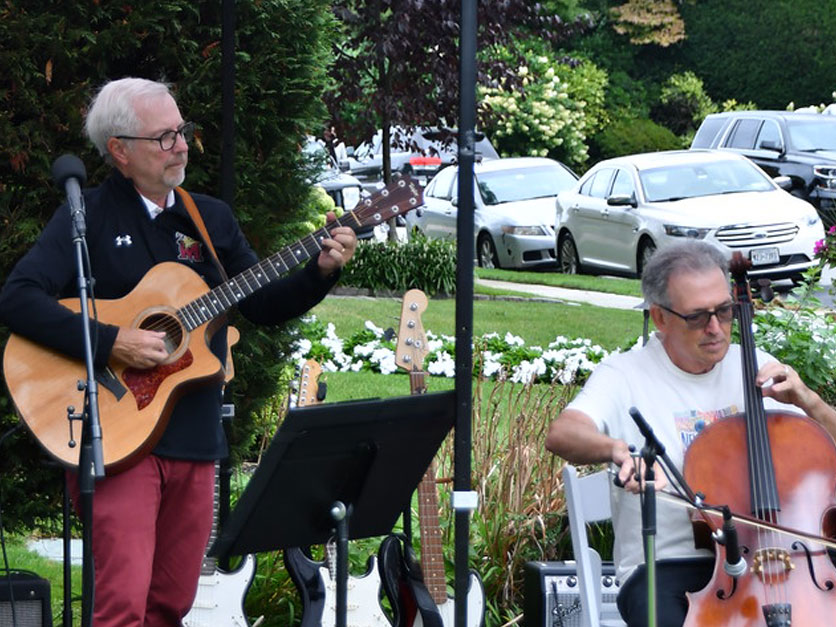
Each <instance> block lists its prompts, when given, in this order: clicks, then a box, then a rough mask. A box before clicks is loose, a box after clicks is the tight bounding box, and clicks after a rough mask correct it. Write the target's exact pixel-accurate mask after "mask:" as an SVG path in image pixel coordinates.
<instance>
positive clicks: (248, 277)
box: [177, 177, 423, 331]
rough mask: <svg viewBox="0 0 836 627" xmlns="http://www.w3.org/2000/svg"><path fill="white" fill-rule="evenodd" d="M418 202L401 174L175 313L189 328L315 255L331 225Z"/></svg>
mask: <svg viewBox="0 0 836 627" xmlns="http://www.w3.org/2000/svg"><path fill="white" fill-rule="evenodd" d="M422 202H423V192H422V190H421V188H420V187H419V186H418V185H417V183H415V182H414V181H413V180H412V179H410V178H409V177H403V178H401V179H399V180H398V181H395V182H394V183H392V184H391V185H389V186H388V187H386V188H384V189H382V190H380V191H379V192H377V193H376V194H375V195H374V196H373V197H372V198H366V199H365V200H363V201H361V202H360V204H359V205H357V207H355V208H354V209H353V210H351V211H349V212H347V213H345V214H344V215H343V216H342V217H340V218H337V219H335V220H332V221H330V222H328V223H327V224H326V225H325V226H324V227H322V228H321V229H319V230H318V231H314V232H313V233H310V234H308V235H306V236H305V237H303V238H302V239H300V240H298V241H297V242H295V243H293V244H291V245H290V246H286V247H285V248H283V249H281V250H280V251H278V252H277V253H274V254H272V255H270V256H269V257H267V258H266V259H263V260H261V261H260V262H258V263H257V264H255V265H254V266H252V267H251V268H248V269H247V270H244V272H242V273H240V274H238V275H236V276H234V277H232V278H231V279H229V280H227V281H224V282H223V283H221V284H220V285H218V286H217V287H216V288H214V289H212V290H210V291H209V292H207V293H206V294H203V295H202V296H200V297H199V298H196V299H195V300H193V301H191V302H190V303H188V304H186V305H185V306H184V307H182V308H180V309H178V310H177V316H178V318H179V319H180V321H181V322H182V324H183V325H184V326H185V328H186V329H188V330H189V331H193V330H195V329H197V328H198V327H200V326H201V325H203V324H205V323H206V322H208V321H209V320H212V319H213V318H216V317H217V316H219V315H221V314H223V313H224V312H226V311H227V310H229V309H230V307H232V306H234V305H236V304H237V303H239V302H241V301H242V300H244V299H245V298H246V297H247V296H250V295H251V294H252V293H253V292H255V291H257V290H259V289H261V288H262V287H264V286H265V285H267V284H269V283H272V282H273V281H275V280H276V279H278V278H280V277H281V276H283V275H284V274H287V273H288V272H290V271H291V270H292V269H293V268H295V267H296V266H298V265H299V264H300V263H303V262H305V261H307V260H308V259H310V258H311V257H313V256H314V255H318V254H319V252H320V251H321V250H322V241H323V240H325V239H329V238H330V237H331V231H332V230H333V229H335V228H337V227H340V226H344V227H348V228H350V229H352V230H354V231H356V230H357V229H359V228H360V227H364V226H374V225H377V224H380V223H381V222H384V221H386V220H388V219H389V218H393V217H395V216H397V215H402V214H404V213H406V212H408V211H411V210H412V209H414V208H415V207H418V206H419V205H421V204H422Z"/></svg>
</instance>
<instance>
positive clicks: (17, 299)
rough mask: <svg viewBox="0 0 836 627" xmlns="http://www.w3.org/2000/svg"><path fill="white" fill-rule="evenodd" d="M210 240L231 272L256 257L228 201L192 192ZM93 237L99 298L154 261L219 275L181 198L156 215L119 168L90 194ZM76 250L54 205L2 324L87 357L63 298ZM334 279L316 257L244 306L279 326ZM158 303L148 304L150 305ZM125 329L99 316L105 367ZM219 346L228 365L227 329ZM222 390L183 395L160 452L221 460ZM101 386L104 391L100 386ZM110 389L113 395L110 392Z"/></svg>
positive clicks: (20, 270)
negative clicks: (323, 272) (322, 269)
mask: <svg viewBox="0 0 836 627" xmlns="http://www.w3.org/2000/svg"><path fill="white" fill-rule="evenodd" d="M192 197H193V198H194V201H195V203H196V204H197V207H198V209H199V211H200V214H201V216H202V217H203V220H204V222H205V224H206V228H207V230H208V232H209V234H210V237H211V238H212V243H213V245H214V246H215V250H216V251H217V253H218V257H219V258H220V260H221V263H222V264H223V266H224V269H225V270H226V272H227V274H228V275H229V276H230V277H232V276H235V275H236V274H238V273H240V272H242V271H244V270H246V269H248V268H249V267H251V266H252V265H254V264H256V263H257V261H258V259H257V257H256V255H255V253H254V252H253V250H252V249H251V248H250V246H249V245H248V243H247V241H246V240H245V238H244V235H243V233H242V232H241V229H240V228H239V226H238V223H237V221H236V220H235V217H234V215H233V213H232V211H231V209H230V207H229V206H228V205H227V204H226V203H224V202H222V201H220V200H217V199H215V198H212V197H210V196H205V195H201V194H192ZM84 198H85V204H86V214H87V242H88V247H89V255H90V265H91V273H92V276H93V277H94V279H95V286H94V292H95V296H96V298H97V299H118V298H122V297H123V296H125V295H127V294H128V293H129V292H130V291H131V290H132V289H133V288H134V287H135V286H136V285H137V284H138V283H139V282H140V280H141V279H142V278H143V276H144V275H145V273H146V272H147V271H148V270H149V269H150V268H151V267H152V266H154V265H156V264H158V263H161V262H164V261H176V262H179V263H183V264H186V265H187V266H189V267H191V268H192V269H193V270H194V271H195V272H197V273H198V274H199V275H200V276H201V277H202V278H203V279H204V280H205V281H206V283H207V284H208V285H209V286H210V287H215V286H217V285H218V284H219V283H220V282H221V277H220V273H219V272H218V270H217V269H216V267H215V265H214V264H213V262H212V260H211V256H210V255H211V253H209V251H208V250H206V247H205V246H204V244H203V243H202V242H201V241H200V236H199V235H198V233H197V229H196V228H195V226H194V225H193V223H192V221H191V218H190V217H189V216H188V213H187V212H186V209H185V207H184V206H183V203H182V200H181V199H180V198H179V196H177V198H176V203H175V205H174V206H172V207H170V208H168V209H167V210H165V211H164V212H163V213H162V214H160V215H159V216H158V217H157V218H156V219H154V220H152V219H151V218H150V217H149V215H148V211H147V209H146V207H145V204H144V203H143V201H142V198H141V197H140V195H139V194H138V193H137V191H136V189H135V188H134V186H133V183H132V182H131V181H130V180H128V179H126V178H125V177H124V176H122V175H121V174H120V173H119V172H118V171H116V170H114V171H113V173H112V174H111V175H110V176H109V177H108V178H107V179H106V180H105V181H104V182H103V183H102V185H100V186H99V187H97V188H94V189H90V190H85V192H84ZM76 278H77V270H76V253H75V248H74V245H73V242H72V240H71V228H70V216H69V211H68V209H67V206H66V205H62V206H61V207H59V209H58V210H57V211H56V213H55V215H54V216H53V217H52V219H51V220H50V222H49V223H48V224H47V226H46V228H45V229H44V231H43V233H42V234H41V236H40V238H39V239H38V241H37V242H36V244H35V245H34V246H33V247H32V249H31V250H30V251H29V252H28V253H27V254H26V255H25V256H24V257H23V258H22V259H21V260H20V261H19V262H18V264H17V265H16V266H15V268H14V269H13V270H12V272H11V274H10V275H9V278H8V280H7V281H6V284H5V286H4V287H3V290H2V292H0V321H2V322H5V323H6V324H7V325H8V327H9V329H10V330H11V331H12V332H14V333H17V334H19V335H22V336H24V337H27V338H29V339H32V340H34V341H36V342H38V343H41V344H43V345H45V346H48V347H50V348H53V349H55V350H56V351H60V352H62V353H65V354H67V355H70V356H72V357H75V358H76V359H79V360H83V358H84V347H83V340H82V326H81V325H82V320H81V315H80V314H75V313H73V312H71V311H70V310H69V309H67V308H65V307H63V306H62V305H60V304H59V303H58V302H57V300H56V299H57V298H69V297H77V296H78V288H77V280H76ZM335 282H336V276H334V277H331V278H329V279H327V280H326V279H322V278H321V277H320V275H319V272H318V268H317V264H316V260H315V259H313V260H311V262H310V263H308V264H307V265H306V266H305V267H304V268H302V269H300V270H299V271H298V272H295V273H292V274H290V275H288V276H286V277H283V278H282V279H279V280H277V281H275V282H273V283H271V284H269V285H267V286H265V287H264V288H262V289H260V290H258V291H256V292H255V293H254V294H253V295H252V296H250V297H249V298H246V299H245V300H243V301H242V302H241V303H240V304H239V310H240V311H241V313H242V314H243V315H244V316H245V317H246V318H247V319H249V320H250V321H252V322H255V323H261V324H279V323H281V322H284V321H287V320H289V319H291V318H294V317H296V316H299V315H301V314H302V313H304V312H306V311H307V310H308V309H310V308H311V307H313V306H314V305H316V303H318V302H319V301H320V300H322V298H324V297H325V295H326V294H327V292H328V290H329V289H330V288H331V287H332V286H333V284H334V283H335ZM152 304H154V303H149V305H152ZM117 331H118V328H117V327H116V326H112V325H108V324H104V323H99V324H98V328H97V333H96V334H95V336H96V337H95V340H94V341H95V345H94V350H95V353H94V359H95V363H96V366H97V367H103V366H104V365H106V364H107V361H108V358H109V356H110V352H111V349H112V347H113V343H114V341H115V339H116V334H117ZM211 349H212V352H213V353H214V354H215V355H217V356H218V358H219V359H221V361H222V362H223V360H224V358H225V356H226V328H225V327H224V328H223V329H221V330H220V331H219V332H218V333H216V335H215V336H214V337H213V340H212V344H211ZM220 392H221V390H220V387H219V386H208V387H202V388H200V389H197V390H195V391H194V392H191V393H189V394H187V395H186V396H184V397H183V398H182V399H181V400H180V401H179V402H178V404H177V406H176V407H175V409H174V411H173V413H172V416H171V419H170V422H169V424H168V427H167V429H166V431H165V433H164V434H163V436H162V438H161V440H160V442H159V443H158V445H157V447H156V448H155V449H154V452H155V453H157V454H159V455H163V456H167V457H175V458H179V459H192V460H210V459H217V458H218V457H220V456H222V455H223V454H224V452H225V448H226V447H225V441H224V437H223V430H222V428H221V423H220ZM100 393H102V392H101V391H100ZM104 393H106V392H104Z"/></svg>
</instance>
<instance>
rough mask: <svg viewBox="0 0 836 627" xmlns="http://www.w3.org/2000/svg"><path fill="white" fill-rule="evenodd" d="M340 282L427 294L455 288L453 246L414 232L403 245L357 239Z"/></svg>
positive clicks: (347, 284) (356, 285)
mask: <svg viewBox="0 0 836 627" xmlns="http://www.w3.org/2000/svg"><path fill="white" fill-rule="evenodd" d="M340 285H344V286H350V287H362V288H368V289H371V290H391V291H394V292H398V293H403V292H405V291H407V290H411V289H419V290H421V291H423V292H424V293H425V294H426V295H427V296H434V295H436V294H453V293H455V291H456V246H455V244H453V243H452V242H446V241H444V240H435V239H427V238H426V237H423V236H420V235H414V236H413V237H411V238H410V240H409V242H408V243H406V244H391V243H388V242H387V243H383V242H375V241H361V242H360V243H359V244H358V246H357V252H356V253H355V254H354V258H353V259H352V260H351V263H350V264H348V265H347V266H346V267H345V268H344V270H343V275H342V277H341V278H340Z"/></svg>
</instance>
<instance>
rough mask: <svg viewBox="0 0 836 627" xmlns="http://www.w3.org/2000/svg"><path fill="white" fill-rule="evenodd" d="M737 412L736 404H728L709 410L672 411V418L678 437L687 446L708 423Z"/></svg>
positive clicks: (738, 411) (738, 410)
mask: <svg viewBox="0 0 836 627" xmlns="http://www.w3.org/2000/svg"><path fill="white" fill-rule="evenodd" d="M739 413H740V409H738V408H737V406H736V405H730V406H729V407H724V408H722V409H713V410H710V411H703V410H699V409H691V410H687V411H683V412H674V415H673V419H674V421H675V422H676V430H677V431H679V437H680V438H682V445H683V446H684V447H685V448H688V446H689V445H690V444H691V442H693V441H694V438H695V437H697V436H698V435H699V434H700V432H701V431H702V430H703V429H705V428H706V427H707V426H708V425H710V424H712V423H715V422H717V421H718V420H720V419H721V418H725V417H726V416H732V415H734V414H739Z"/></svg>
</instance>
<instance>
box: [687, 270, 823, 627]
mask: <svg viewBox="0 0 836 627" xmlns="http://www.w3.org/2000/svg"><path fill="white" fill-rule="evenodd" d="M746 265H747V262H746V261H745V260H744V259H743V257H742V255H740V253H735V255H734V256H733V258H732V276H733V278H734V292H735V311H736V314H737V318H738V322H739V327H740V344H741V361H742V371H743V388H744V395H745V412H744V413H743V414H738V415H735V416H729V417H727V418H724V419H722V420H719V421H717V422H715V423H713V424H712V425H710V426H708V427H706V428H705V430H704V431H703V432H702V433H700V435H698V436H697V437H696V438H695V439H694V441H693V443H692V444H691V446H690V447H689V448H688V451H687V452H686V455H685V464H684V475H685V479H686V482H687V483H688V484H689V485H690V486H692V487H693V488H694V490H696V491H699V492H701V493H702V494H704V495H705V499H704V500H705V502H707V503H713V504H723V505H727V506H729V507H730V508H731V510H733V511H734V512H739V513H741V514H747V515H749V516H751V517H753V518H756V519H758V520H760V521H764V522H765V523H767V524H766V525H765V527H770V526H771V527H774V528H776V529H781V528H784V527H789V528H792V529H796V530H799V531H801V532H804V533H807V534H810V535H811V536H813V537H816V536H818V537H825V538H832V537H834V536H836V445H834V442H833V439H832V438H831V436H830V435H829V434H828V433H827V431H825V430H824V428H822V427H821V426H820V425H819V424H817V423H816V422H814V421H813V420H812V419H810V418H808V417H806V416H804V415H801V414H796V413H789V412H781V411H766V410H764V406H763V397H762V394H761V389H760V388H759V387H758V386H757V385H756V384H755V377H756V375H757V371H758V364H757V358H756V352H755V343H754V337H753V333H752V321H753V305H752V298H751V294H750V292H749V281H748V278H747V275H746V270H747V268H746ZM699 524H701V523H698V522H695V537H698V538H699V537H701V536H702V537H706V534H704V533H703V534H701V533H700V532H699V530H698V529H697V526H698V525H699ZM738 535H739V542H740V547H741V554H742V557H743V558H744V560H745V561H746V563H747V567H748V568H747V571H746V573H745V574H743V575H742V576H740V577H731V576H729V575H728V574H726V573H725V571H724V569H723V561H724V559H723V552H724V551H723V550H721V549H720V548H719V547H718V549H717V551H716V553H717V559H716V562H715V568H714V574H713V577H712V579H711V581H710V582H709V584H708V586H706V587H705V588H704V589H703V590H701V591H699V592H696V593H691V594H689V595H688V597H689V604H690V606H689V611H688V616H687V618H686V621H685V625H686V626H689V627H690V626H700V627H706V626H711V625H723V626H724V627H725V626H728V627H736V626H747V627H750V626H758V627H761V626H764V625H766V626H767V627H785V626H789V625H791V624H794V625H804V626H805V627H815V626H817V625H821V626H822V627H824V626H825V625H828V626H829V625H833V624H834V617H836V570H835V569H834V566H833V563H831V561H830V559H829V557H828V554H827V551H826V548H825V546H824V545H822V544H820V543H817V542H816V541H815V540H812V539H810V537H805V538H801V537H793V536H792V535H789V534H786V533H780V532H778V531H776V530H771V529H769V528H764V527H762V526H759V527H753V526H746V525H744V526H741V527H739V528H738Z"/></svg>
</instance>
